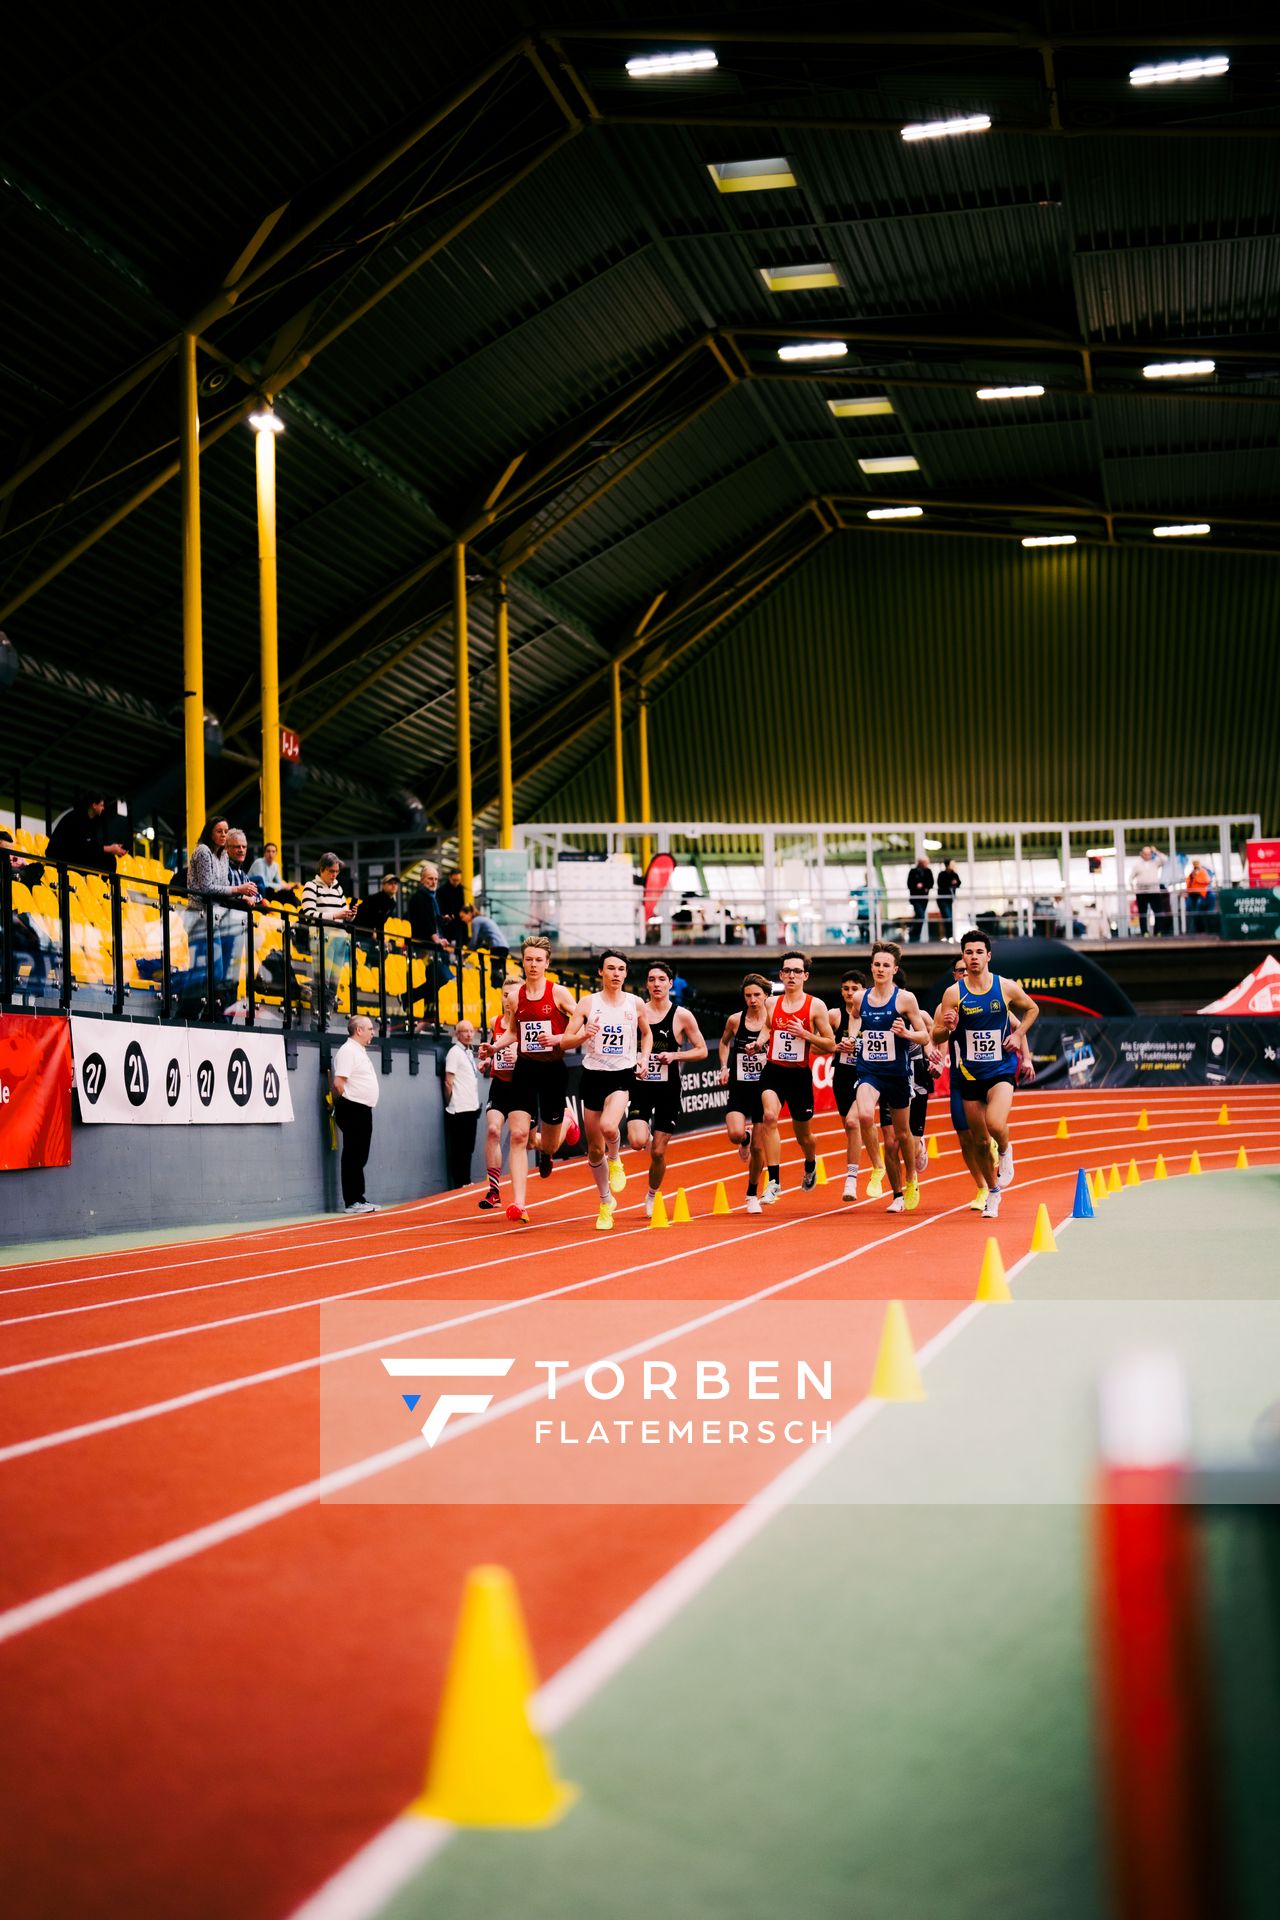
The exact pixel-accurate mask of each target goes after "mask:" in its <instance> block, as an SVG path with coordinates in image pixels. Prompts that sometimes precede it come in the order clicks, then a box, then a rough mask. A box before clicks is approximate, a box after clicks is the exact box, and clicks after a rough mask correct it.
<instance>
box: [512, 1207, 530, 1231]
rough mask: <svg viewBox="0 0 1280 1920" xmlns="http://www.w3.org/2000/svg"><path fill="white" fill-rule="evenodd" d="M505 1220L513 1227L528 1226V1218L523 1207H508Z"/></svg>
mask: <svg viewBox="0 0 1280 1920" xmlns="http://www.w3.org/2000/svg"><path fill="white" fill-rule="evenodd" d="M507 1218H508V1220H509V1221H510V1222H511V1224H512V1226H513V1227H527V1226H528V1224H529V1216H528V1214H527V1213H526V1212H525V1210H524V1208H523V1207H517V1206H514V1205H512V1206H510V1207H508V1208H507Z"/></svg>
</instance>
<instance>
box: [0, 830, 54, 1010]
mask: <svg viewBox="0 0 1280 1920" xmlns="http://www.w3.org/2000/svg"><path fill="white" fill-rule="evenodd" d="M12 846H13V835H12V834H11V833H10V832H9V830H8V828H7V827H0V859H7V860H8V862H9V867H10V870H11V872H12V874H13V877H14V879H15V880H18V881H22V882H23V883H24V884H25V882H26V880H27V878H28V877H31V878H34V879H36V880H39V877H40V873H41V867H40V862H39V861H38V860H37V861H28V860H24V859H23V858H22V857H21V855H20V854H16V853H11V852H10V851H9V849H10V848H11V847H12ZM12 932H13V958H14V961H15V963H16V962H17V961H18V960H20V959H22V957H23V955H24V954H25V956H26V958H27V959H28V960H29V961H30V962H31V971H30V973H28V975H27V992H28V993H42V992H43V991H44V948H43V947H42V946H41V945H40V936H39V935H38V934H37V932H36V930H35V928H34V927H33V926H32V925H31V922H30V921H29V920H28V919H27V916H26V914H25V913H18V912H16V911H15V913H14V914H13V929H12ZM13 984H14V986H15V987H16V986H17V984H18V980H17V967H16V964H15V967H14V979H13Z"/></svg>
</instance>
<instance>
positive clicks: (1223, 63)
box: [1129, 53, 1231, 87]
mask: <svg viewBox="0 0 1280 1920" xmlns="http://www.w3.org/2000/svg"><path fill="white" fill-rule="evenodd" d="M1230 70H1231V62H1230V60H1229V59H1228V58H1227V56H1226V54H1225V53H1210V54H1204V55H1202V56H1201V57H1199V58H1198V59H1195V60H1159V61H1157V62H1156V64H1155V65H1154V66H1150V67H1130V69H1129V85H1130V86H1131V87H1167V86H1168V85H1169V83H1170V82H1171V81H1174V80H1216V79H1218V78H1219V77H1220V76H1221V75H1222V74H1224V73H1229V72H1230Z"/></svg>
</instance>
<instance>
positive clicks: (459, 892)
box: [436, 867, 467, 947]
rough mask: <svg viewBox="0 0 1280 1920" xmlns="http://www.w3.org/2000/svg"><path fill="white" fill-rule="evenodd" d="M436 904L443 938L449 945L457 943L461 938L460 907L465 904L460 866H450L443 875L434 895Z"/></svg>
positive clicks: (464, 891) (465, 896)
mask: <svg viewBox="0 0 1280 1920" xmlns="http://www.w3.org/2000/svg"><path fill="white" fill-rule="evenodd" d="M436 904H437V905H438V906H439V908H440V919H441V922H442V930H443V932H444V936H445V939H446V940H447V941H448V942H449V945H450V946H451V947H455V946H457V945H458V943H459V941H460V940H461V939H462V938H463V925H462V909H463V908H464V907H465V906H466V904H467V894H466V888H465V887H464V886H463V884H462V868H461V867H451V868H450V869H449V872H448V874H447V875H446V877H445V883H444V885H443V886H442V887H441V888H440V891H439V892H438V894H437V895H436Z"/></svg>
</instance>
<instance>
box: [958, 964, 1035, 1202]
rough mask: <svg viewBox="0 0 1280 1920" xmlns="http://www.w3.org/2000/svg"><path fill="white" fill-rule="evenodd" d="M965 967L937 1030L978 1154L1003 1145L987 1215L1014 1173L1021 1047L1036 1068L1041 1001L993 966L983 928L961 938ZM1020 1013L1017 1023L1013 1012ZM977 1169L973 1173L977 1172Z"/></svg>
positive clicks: (1029, 1069) (1028, 1069)
mask: <svg viewBox="0 0 1280 1920" xmlns="http://www.w3.org/2000/svg"><path fill="white" fill-rule="evenodd" d="M960 953H961V957H962V959H963V961H964V973H963V975H962V976H961V978H960V979H959V980H957V981H956V983H955V985H954V986H950V987H948V988H947V990H946V992H945V993H944V994H943V996H942V999H941V1001H940V1002H939V1005H938V1012H937V1017H936V1018H935V1020H934V1026H933V1037H934V1039H935V1040H936V1041H937V1043H938V1044H939V1045H940V1046H941V1045H943V1044H944V1043H945V1044H948V1045H950V1046H951V1071H952V1075H953V1076H955V1075H956V1074H958V1075H959V1083H960V1098H961V1101H962V1103H963V1106H964V1112H965V1117H966V1119H967V1120H968V1122H969V1131H970V1134H971V1135H972V1136H973V1140H974V1142H975V1144H976V1147H977V1152H978V1158H979V1161H980V1162H981V1160H982V1156H983V1155H984V1154H985V1155H988V1156H989V1155H990V1153H991V1142H993V1141H994V1143H995V1146H996V1148H997V1150H998V1154H999V1161H998V1166H997V1174H996V1179H997V1184H996V1185H995V1186H993V1187H992V1188H991V1189H990V1191H989V1192H988V1194H987V1197H986V1200H985V1202H984V1203H983V1208H982V1217H983V1219H984V1220H995V1219H997V1218H998V1217H999V1213H1000V1190H1001V1188H1003V1187H1007V1186H1009V1185H1010V1183H1011V1182H1012V1180H1013V1147H1012V1145H1011V1143H1010V1140H1009V1109H1010V1107H1011V1106H1012V1104H1013V1089H1014V1083H1015V1081H1016V1079H1017V1074H1018V1059H1017V1056H1018V1055H1019V1054H1021V1056H1022V1060H1023V1073H1024V1076H1028V1077H1030V1076H1034V1073H1035V1068H1034V1066H1032V1063H1031V1052H1030V1048H1029V1047H1028V1045H1027V1039H1026V1036H1027V1033H1028V1031H1029V1030H1030V1028H1031V1026H1032V1023H1033V1022H1034V1021H1035V1020H1036V1018H1037V1017H1038V1015H1039V1012H1040V1009H1039V1007H1038V1006H1037V1005H1036V1003H1035V1001H1034V1000H1032V999H1031V998H1030V996H1029V995H1028V994H1026V993H1025V992H1024V991H1023V989H1022V988H1021V987H1020V986H1019V984H1018V982H1017V981H1016V980H1007V979H1005V978H1004V977H1003V976H1002V975H1000V974H993V973H992V971H991V942H990V940H989V939H988V938H987V936H986V934H985V933H979V932H977V931H976V930H975V931H973V932H971V933H966V934H965V936H964V938H963V940H962V941H961V942H960ZM1013 1013H1016V1014H1017V1015H1018V1018H1019V1021H1020V1027H1019V1030H1018V1031H1017V1032H1014V1031H1013V1028H1012V1026H1011V1021H1010V1016H1011V1014H1013ZM976 1177H977V1176H976V1173H975V1178H976Z"/></svg>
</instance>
